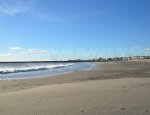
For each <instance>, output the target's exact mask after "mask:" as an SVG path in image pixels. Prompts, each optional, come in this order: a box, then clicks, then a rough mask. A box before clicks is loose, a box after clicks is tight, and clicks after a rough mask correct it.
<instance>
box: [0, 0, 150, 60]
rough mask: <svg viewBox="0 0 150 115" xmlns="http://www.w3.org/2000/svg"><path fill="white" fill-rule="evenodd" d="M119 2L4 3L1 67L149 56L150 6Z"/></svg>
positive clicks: (24, 0) (134, 0)
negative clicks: (17, 63)
mask: <svg viewBox="0 0 150 115" xmlns="http://www.w3.org/2000/svg"><path fill="white" fill-rule="evenodd" d="M114 1H115V2H114ZM114 1H112V0H92V1H91V0H82V1H81V0H76V1H70V0H55V1H54V0H45V1H44V2H43V1H40V0H1V1H0V25H1V26H0V30H1V34H0V43H1V45H0V62H2V61H57V60H75V59H94V58H98V57H102V58H106V57H115V56H116V57H119V56H120V57H127V56H136V55H143V56H144V55H150V46H149V43H150V39H149V38H150V21H149V20H150V15H149V11H150V7H149V6H150V1H149V0H144V1H143V0H125V1H120V0H114Z"/></svg>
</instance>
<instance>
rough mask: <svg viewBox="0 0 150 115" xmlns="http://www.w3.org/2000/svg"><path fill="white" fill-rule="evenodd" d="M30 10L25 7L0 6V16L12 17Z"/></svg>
mask: <svg viewBox="0 0 150 115" xmlns="http://www.w3.org/2000/svg"><path fill="white" fill-rule="evenodd" d="M29 10H30V8H29V7H25V6H21V5H20V6H19V5H18V6H10V5H0V14H1V15H7V16H14V15H17V14H21V13H26V12H28V11H29Z"/></svg>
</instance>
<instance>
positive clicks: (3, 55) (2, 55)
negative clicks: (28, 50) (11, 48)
mask: <svg viewBox="0 0 150 115" xmlns="http://www.w3.org/2000/svg"><path fill="white" fill-rule="evenodd" d="M12 55H13V54H9V53H7V54H0V56H1V57H5V56H12Z"/></svg>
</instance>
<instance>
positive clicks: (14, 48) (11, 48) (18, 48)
mask: <svg viewBox="0 0 150 115" xmlns="http://www.w3.org/2000/svg"><path fill="white" fill-rule="evenodd" d="M9 49H10V50H22V49H24V48H22V47H10V48H9Z"/></svg>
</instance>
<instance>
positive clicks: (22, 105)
mask: <svg viewBox="0 0 150 115" xmlns="http://www.w3.org/2000/svg"><path fill="white" fill-rule="evenodd" d="M95 64H96V68H94V69H92V70H89V71H76V72H73V73H66V74H61V75H57V76H52V77H41V78H33V79H21V80H2V81H0V115H150V61H122V62H103V63H102V62H100V63H95Z"/></svg>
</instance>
